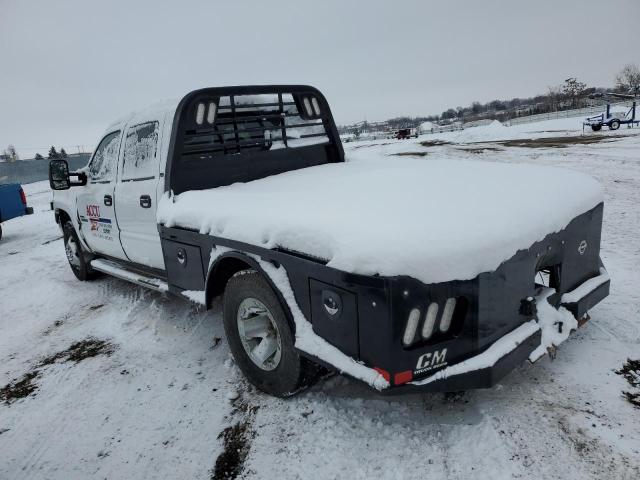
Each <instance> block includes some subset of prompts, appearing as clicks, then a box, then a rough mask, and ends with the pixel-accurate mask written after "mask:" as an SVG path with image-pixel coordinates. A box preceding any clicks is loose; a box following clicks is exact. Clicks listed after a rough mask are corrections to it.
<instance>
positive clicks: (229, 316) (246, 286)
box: [223, 270, 314, 398]
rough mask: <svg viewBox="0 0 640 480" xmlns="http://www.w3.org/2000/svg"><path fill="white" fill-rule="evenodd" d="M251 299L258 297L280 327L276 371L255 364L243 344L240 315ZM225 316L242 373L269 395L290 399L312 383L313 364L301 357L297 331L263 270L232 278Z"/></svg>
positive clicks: (224, 305) (275, 331) (225, 327)
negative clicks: (297, 345) (295, 334)
mask: <svg viewBox="0 0 640 480" xmlns="http://www.w3.org/2000/svg"><path fill="white" fill-rule="evenodd" d="M247 299H256V300H258V301H259V302H260V303H262V304H263V306H265V307H266V308H267V310H268V313H269V314H270V316H271V319H272V320H273V322H275V327H277V328H276V329H274V334H277V335H278V336H279V339H280V341H279V346H280V347H279V348H280V357H279V361H278V362H277V366H275V368H273V369H272V370H264V369H262V368H261V367H259V366H258V365H257V364H256V363H254V361H253V360H252V359H251V357H250V356H249V354H248V353H247V350H246V349H245V347H244V346H243V343H242V340H241V334H240V331H239V330H240V328H239V325H238V323H239V321H238V315H239V309H240V306H241V304H242V302H243V301H245V300H247ZM223 318H224V330H225V333H226V335H227V341H228V343H229V347H230V349H231V353H232V354H233V357H234V359H235V361H236V363H237V364H238V367H239V368H240V370H241V371H242V373H243V374H244V375H245V377H246V378H247V380H249V382H250V383H251V384H253V385H254V386H255V387H257V388H258V389H260V390H262V391H263V392H265V393H268V394H269V395H273V396H276V397H280V398H286V397H290V396H292V395H295V394H296V393H298V392H299V391H300V390H301V389H302V388H304V387H305V386H307V385H309V384H310V383H311V381H312V379H313V376H314V375H313V373H314V368H313V364H311V363H310V362H309V361H308V360H307V359H305V358H303V357H301V356H300V354H299V353H298V351H297V350H296V349H295V347H294V343H295V340H294V333H293V330H292V327H291V326H290V325H289V322H288V321H287V317H286V315H285V312H284V309H283V308H282V305H281V304H280V300H279V299H278V297H277V295H276V294H275V293H274V291H273V290H272V288H271V286H270V285H269V283H268V282H267V281H266V279H265V278H264V277H263V276H262V275H261V274H260V273H259V272H257V271H256V270H243V271H241V272H238V273H236V274H235V275H234V276H233V277H231V279H230V280H229V282H228V283H227V286H226V288H225V291H224V301H223ZM261 341H264V340H260V342H261Z"/></svg>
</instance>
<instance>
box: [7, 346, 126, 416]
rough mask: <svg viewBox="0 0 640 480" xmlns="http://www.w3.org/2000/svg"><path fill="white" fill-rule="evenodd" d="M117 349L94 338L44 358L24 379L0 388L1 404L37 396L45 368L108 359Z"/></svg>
mask: <svg viewBox="0 0 640 480" xmlns="http://www.w3.org/2000/svg"><path fill="white" fill-rule="evenodd" d="M115 349H116V347H115V346H114V345H113V344H112V343H110V342H107V341H106V340H100V339H97V338H92V337H89V338H86V339H84V340H81V341H79V342H75V343H73V344H72V345H71V346H70V347H69V348H67V349H66V350H63V351H61V352H57V353H54V354H52V355H49V356H47V357H45V358H43V359H42V360H40V361H39V362H38V363H37V364H36V365H35V366H34V367H33V368H32V369H31V370H30V371H28V372H27V373H25V374H24V375H22V377H20V378H16V379H14V380H12V381H11V382H10V383H8V384H7V385H5V386H4V387H2V388H0V402H2V403H4V404H6V405H11V404H12V403H13V402H15V401H16V400H19V399H21V398H25V397H28V396H32V395H35V394H36V391H37V390H38V384H37V382H36V380H37V379H38V378H39V377H40V376H41V375H42V370H43V368H44V367H47V366H49V365H52V364H54V363H65V362H73V363H74V364H77V363H80V362H81V361H83V360H86V359H87V358H93V357H97V356H99V355H104V356H107V357H108V356H110V355H111V354H112V353H113V352H114V351H115Z"/></svg>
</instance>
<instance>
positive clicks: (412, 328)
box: [402, 308, 420, 346]
mask: <svg viewBox="0 0 640 480" xmlns="http://www.w3.org/2000/svg"><path fill="white" fill-rule="evenodd" d="M419 321H420V309H418V308H414V309H413V310H411V312H409V320H407V326H406V327H405V329H404V337H403V338H402V342H403V343H404V344H405V345H407V346H408V345H411V344H412V343H413V339H414V338H416V331H417V330H418V322H419Z"/></svg>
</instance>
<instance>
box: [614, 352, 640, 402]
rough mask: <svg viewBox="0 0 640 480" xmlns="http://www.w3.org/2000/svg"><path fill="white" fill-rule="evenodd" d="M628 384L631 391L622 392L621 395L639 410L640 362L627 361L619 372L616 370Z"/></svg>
mask: <svg viewBox="0 0 640 480" xmlns="http://www.w3.org/2000/svg"><path fill="white" fill-rule="evenodd" d="M616 373H617V374H618V375H622V376H623V377H624V378H625V380H626V381H627V382H628V383H629V385H630V386H631V388H632V390H631V391H623V392H622V395H623V396H624V397H625V398H626V399H627V400H628V401H629V402H630V403H631V404H632V405H634V406H635V407H638V408H640V360H631V359H630V358H628V359H627V363H625V364H624V365H623V366H622V368H621V369H620V370H616Z"/></svg>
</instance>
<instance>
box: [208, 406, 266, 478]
mask: <svg viewBox="0 0 640 480" xmlns="http://www.w3.org/2000/svg"><path fill="white" fill-rule="evenodd" d="M257 411H258V407H257V406H252V405H250V404H249V403H247V402H246V401H244V400H243V398H242V397H239V398H238V400H236V401H235V406H234V409H233V411H232V412H231V417H232V418H235V419H238V420H236V421H235V423H234V424H233V425H231V426H229V427H227V428H225V429H224V430H223V431H222V432H220V434H219V435H218V439H221V440H222V441H223V445H224V448H223V450H222V453H221V454H220V455H218V458H216V463H215V466H214V467H213V471H212V472H211V480H232V479H235V478H238V476H239V475H241V474H242V472H243V470H244V463H245V461H246V459H247V456H248V455H249V451H250V450H251V442H252V441H253V439H254V437H255V436H256V432H255V430H253V420H254V418H255V414H256V412H257Z"/></svg>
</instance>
